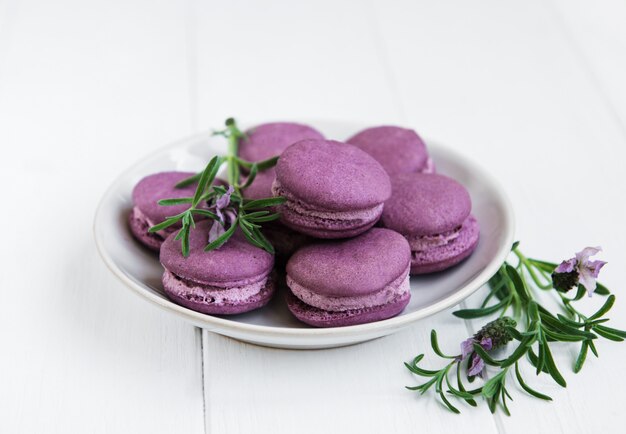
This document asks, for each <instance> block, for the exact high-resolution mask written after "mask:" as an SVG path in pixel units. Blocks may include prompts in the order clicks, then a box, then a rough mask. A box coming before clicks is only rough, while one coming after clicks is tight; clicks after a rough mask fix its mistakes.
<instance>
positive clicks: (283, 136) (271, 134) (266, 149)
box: [239, 122, 324, 162]
mask: <svg viewBox="0 0 626 434" xmlns="http://www.w3.org/2000/svg"><path fill="white" fill-rule="evenodd" d="M323 138H324V136H322V133H320V132H319V131H317V130H316V129H314V128H311V127H310V126H308V125H303V124H296V123H293V122H273V123H268V124H261V125H257V126H256V127H253V128H250V129H249V130H247V131H246V137H245V138H243V139H241V140H240V142H239V156H240V157H241V158H243V159H244V160H247V161H253V162H254V161H262V160H267V159H268V158H272V157H275V156H276V155H280V154H282V153H283V151H284V150H285V149H287V148H288V147H289V146H290V145H292V144H294V143H296V142H298V141H300V140H304V139H323Z"/></svg>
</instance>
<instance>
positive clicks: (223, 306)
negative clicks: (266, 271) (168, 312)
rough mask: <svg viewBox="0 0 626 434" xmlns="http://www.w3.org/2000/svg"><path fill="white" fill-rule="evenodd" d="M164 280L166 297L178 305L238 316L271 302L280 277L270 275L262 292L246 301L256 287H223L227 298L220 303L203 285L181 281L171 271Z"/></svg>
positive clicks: (205, 311) (259, 291) (210, 312)
mask: <svg viewBox="0 0 626 434" xmlns="http://www.w3.org/2000/svg"><path fill="white" fill-rule="evenodd" d="M162 281H163V288H164V289H165V293H166V295H167V296H168V298H170V300H172V301H173V302H174V303H176V304H179V305H181V306H184V307H187V308H189V309H191V310H194V311H196V312H201V313H206V314H211V315H235V314H239V313H245V312H250V311H252V310H255V309H258V308H260V307H263V306H265V305H266V304H267V303H268V302H269V301H270V299H271V298H272V295H273V294H274V292H275V289H276V278H275V276H274V275H270V276H268V277H267V280H266V281H265V282H264V284H263V285H262V286H261V287H260V290H258V292H254V293H253V294H251V295H247V296H245V297H244V298H243V299H242V297H241V294H242V293H243V294H245V293H246V292H247V289H249V288H248V287H250V286H254V285H247V287H246V286H239V287H232V288H228V287H224V288H219V291H224V296H223V299H222V300H217V299H216V298H215V297H213V296H211V295H210V294H209V293H208V292H209V291H205V290H204V289H205V288H204V287H203V286H202V285H201V284H195V283H191V282H189V281H185V280H183V279H180V278H178V277H177V276H175V275H174V274H173V273H171V272H169V271H167V270H166V271H165V273H163V279H162ZM215 290H216V288H212V289H211V292H215ZM229 296H231V297H230V298H232V299H231V300H229V299H228V298H229Z"/></svg>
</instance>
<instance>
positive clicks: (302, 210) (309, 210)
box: [272, 180, 384, 221]
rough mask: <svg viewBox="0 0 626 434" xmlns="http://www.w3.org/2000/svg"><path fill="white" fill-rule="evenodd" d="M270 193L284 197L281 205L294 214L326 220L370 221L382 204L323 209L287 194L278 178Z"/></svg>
mask: <svg viewBox="0 0 626 434" xmlns="http://www.w3.org/2000/svg"><path fill="white" fill-rule="evenodd" d="M272 195H274V196H282V197H284V198H286V199H287V201H286V202H285V203H284V204H283V205H282V206H284V207H286V208H288V209H289V210H290V211H292V212H294V213H296V214H299V215H301V216H303V217H313V218H320V219H327V220H338V221H352V220H363V221H372V220H375V219H376V218H378V216H379V215H380V213H381V212H382V209H383V206H384V204H382V203H381V204H379V205H375V206H373V207H371V208H365V209H360V210H356V211H323V210H319V209H316V208H314V207H312V206H311V205H309V204H307V203H306V202H303V201H301V200H298V199H296V198H295V197H294V196H293V195H291V194H289V193H288V192H287V191H286V190H285V189H283V188H282V186H281V184H280V182H278V180H275V181H274V183H273V184H272Z"/></svg>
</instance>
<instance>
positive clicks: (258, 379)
mask: <svg viewBox="0 0 626 434" xmlns="http://www.w3.org/2000/svg"><path fill="white" fill-rule="evenodd" d="M198 6H199V9H198V13H197V16H198V22H202V23H208V22H210V23H211V25H198V26H196V27H197V29H198V35H199V36H198V53H199V58H198V68H199V73H198V79H199V83H198V89H199V94H198V100H199V118H200V119H201V120H207V121H212V122H221V120H222V119H223V118H224V117H226V116H231V115H234V116H237V117H240V118H241V119H242V120H245V121H248V122H254V121H255V120H258V121H268V120H272V119H297V120H301V121H302V120H303V121H306V120H307V119H311V118H316V117H319V116H324V117H325V118H327V119H336V120H342V119H344V120H345V119H358V120H360V121H362V122H370V123H372V124H381V123H387V122H394V123H400V122H402V118H403V113H402V107H401V106H400V104H399V103H398V99H397V95H394V93H393V92H394V90H393V89H394V88H393V86H394V84H393V82H392V81H391V76H390V74H389V72H390V70H389V69H388V65H387V63H386V58H385V55H386V53H385V52H384V50H383V48H384V47H382V46H381V45H380V42H381V40H380V34H379V29H377V28H376V27H375V25H374V24H375V20H374V17H373V16H372V15H371V13H370V12H371V11H370V10H369V9H367V8H365V7H364V6H363V5H362V4H361V3H360V2H356V1H352V2H331V1H319V2H315V3H310V4H302V3H294V2H288V1H271V2H264V3H263V4H262V5H261V4H251V3H250V2H228V3H224V2H211V3H207V4H204V3H203V4H202V5H200V4H199V5H198ZM201 123H202V121H201ZM213 125H215V124H213ZM432 327H436V328H437V329H439V330H440V331H441V333H442V339H443V340H442V346H445V347H446V348H450V349H451V351H455V350H456V349H458V345H459V342H460V341H461V340H463V339H465V338H466V337H467V333H468V332H467V329H466V328H465V326H464V325H463V322H459V321H458V320H451V316H450V314H449V313H444V314H441V315H439V316H437V317H435V318H433V319H432V320H427V321H424V322H420V324H419V325H416V326H415V327H413V328H411V329H409V330H407V331H405V332H403V333H400V334H397V335H395V336H391V337H387V338H384V339H380V340H376V341H373V342H370V343H366V344H363V345H358V346H353V347H348V348H341V349H334V350H323V351H285V350H273V349H267V348H261V347H256V346H252V345H247V344H242V343H239V342H237V341H234V340H231V339H227V338H222V337H220V336H216V335H213V334H211V333H207V332H205V333H204V373H205V375H204V376H205V397H206V398H205V401H206V408H207V418H206V424H207V432H211V433H221V432H242V433H244V432H251V431H255V432H274V433H281V432H285V433H288V432H294V431H296V430H297V431H298V432H319V431H321V430H326V431H327V430H329V429H330V430H331V431H340V430H342V429H344V430H345V429H347V430H348V431H350V432H353V431H357V430H359V431H361V432H383V431H389V432H413V431H415V430H418V429H419V430H422V429H425V431H428V432H449V431H450V430H463V431H464V432H467V431H469V432H482V433H488V432H495V424H494V422H493V419H492V418H491V417H490V415H489V413H488V410H487V409H486V408H483V409H481V410H479V411H477V412H470V411H469V410H468V411H465V413H467V414H464V415H463V416H462V417H461V418H454V417H451V415H450V414H449V413H448V412H447V410H445V409H443V408H442V406H441V405H440V404H439V403H437V402H435V401H434V400H433V399H425V398H423V399H417V398H416V396H415V395H413V394H412V393H410V392H408V391H406V390H405V389H404V386H405V385H414V384H417V381H419V379H415V378H412V377H411V375H409V372H408V371H407V370H406V369H405V368H404V367H403V365H402V363H403V362H404V361H409V360H411V359H412V357H414V356H415V355H416V354H417V353H418V352H423V351H428V350H429V348H430V344H429V334H430V329H431V328H432ZM433 362H434V360H433ZM461 408H463V406H462V405H461ZM464 410H467V408H464Z"/></svg>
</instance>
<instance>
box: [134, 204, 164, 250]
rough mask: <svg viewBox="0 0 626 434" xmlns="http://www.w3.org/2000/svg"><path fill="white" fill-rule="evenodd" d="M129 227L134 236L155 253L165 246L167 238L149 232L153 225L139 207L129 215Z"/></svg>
mask: <svg viewBox="0 0 626 434" xmlns="http://www.w3.org/2000/svg"><path fill="white" fill-rule="evenodd" d="M128 226H129V227H130V231H131V233H132V234H133V236H134V237H135V238H136V239H137V241H139V242H140V243H141V244H143V245H144V246H146V247H147V248H149V249H150V250H153V251H155V252H158V251H159V250H160V249H161V244H163V241H165V238H164V237H162V236H161V235H160V234H157V233H152V232H148V229H150V227H151V226H152V225H151V224H150V222H149V221H148V220H147V219H146V217H145V216H144V215H143V214H142V213H141V212H140V211H139V210H138V209H137V207H134V208H133V209H132V210H131V212H130V213H129V214H128Z"/></svg>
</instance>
